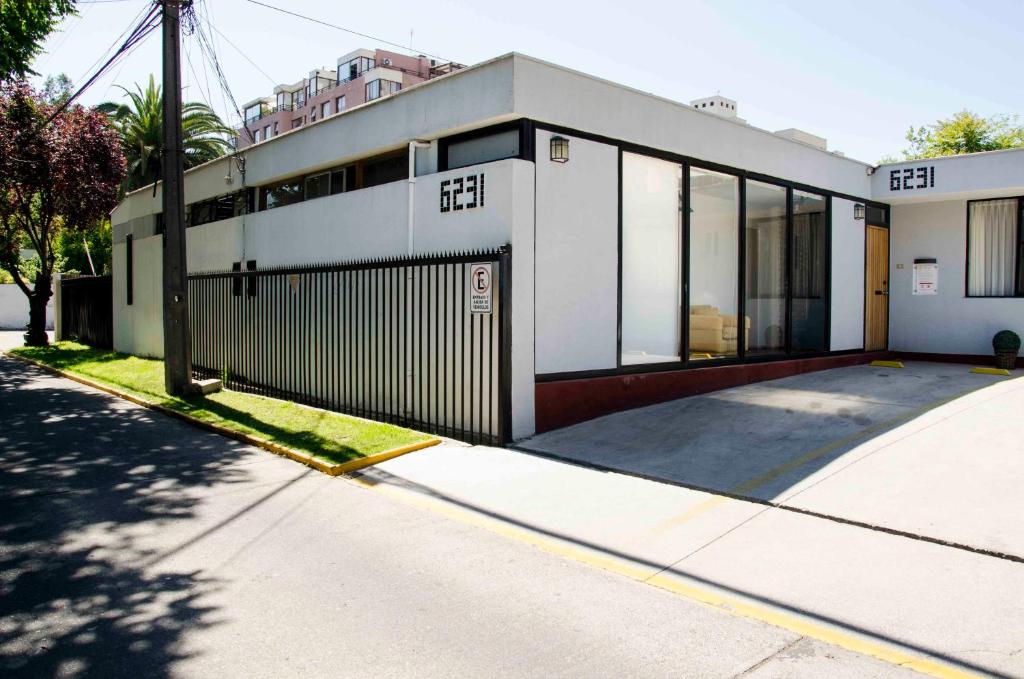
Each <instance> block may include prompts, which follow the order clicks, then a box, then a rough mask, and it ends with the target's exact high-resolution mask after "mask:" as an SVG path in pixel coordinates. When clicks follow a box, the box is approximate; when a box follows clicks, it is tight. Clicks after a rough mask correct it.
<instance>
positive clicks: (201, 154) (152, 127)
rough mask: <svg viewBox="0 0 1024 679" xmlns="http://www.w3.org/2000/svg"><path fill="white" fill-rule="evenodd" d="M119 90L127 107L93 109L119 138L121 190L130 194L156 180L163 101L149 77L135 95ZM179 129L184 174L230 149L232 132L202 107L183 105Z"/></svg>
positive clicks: (157, 175)
mask: <svg viewBox="0 0 1024 679" xmlns="http://www.w3.org/2000/svg"><path fill="white" fill-rule="evenodd" d="M121 89H122V90H124V93H125V95H126V96H127V97H128V100H129V104H115V103H113V102H106V103H103V104H100V105H99V106H97V107H96V108H97V110H99V111H101V112H103V113H107V114H109V115H110V117H111V118H112V119H113V121H114V125H115V127H116V128H117V131H118V134H120V136H121V148H122V149H123V151H124V155H125V158H127V159H128V177H127V179H126V180H125V182H126V183H125V190H126V191H132V190H134V189H137V188H139V187H142V186H146V185H147V184H152V183H153V182H155V181H156V180H157V179H159V178H160V148H161V145H162V144H163V118H164V116H163V109H164V98H163V94H162V93H161V91H160V89H161V88H160V87H159V86H158V85H157V84H156V82H155V80H154V79H153V76H152V75H151V76H149V86H148V87H146V89H145V90H143V89H142V87H141V86H140V85H136V86H135V91H129V90H127V89H125V88H123V87H122V88H121ZM181 127H182V146H183V148H184V149H185V169H186V170H187V169H189V168H190V167H195V166H196V165H201V164H203V163H205V162H207V161H210V160H213V159H214V158H219V157H220V156H223V155H224V154H225V153H227V152H228V151H230V150H231V148H232V145H231V139H232V138H233V137H234V136H235V131H234V130H232V129H231V128H230V127H228V126H227V125H225V124H224V122H223V121H222V120H221V119H220V117H219V116H218V115H217V114H216V113H215V112H214V111H213V109H212V108H210V107H209V106H207V105H206V104H203V103H199V102H194V101H193V102H188V103H186V104H183V105H182V109H181Z"/></svg>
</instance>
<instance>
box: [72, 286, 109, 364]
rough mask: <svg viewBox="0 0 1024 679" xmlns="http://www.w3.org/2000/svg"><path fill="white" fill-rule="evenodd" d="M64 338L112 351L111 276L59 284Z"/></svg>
mask: <svg viewBox="0 0 1024 679" xmlns="http://www.w3.org/2000/svg"><path fill="white" fill-rule="evenodd" d="M60 323H61V338H62V339H75V340H78V341H79V342H82V343H83V344H88V345H90V346H94V347H99V348H101V349H111V348H113V346H114V295H113V286H112V280H111V277H110V276H79V277H77V278H62V279H61V281H60Z"/></svg>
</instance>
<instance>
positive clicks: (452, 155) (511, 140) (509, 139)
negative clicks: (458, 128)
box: [448, 128, 519, 170]
mask: <svg viewBox="0 0 1024 679" xmlns="http://www.w3.org/2000/svg"><path fill="white" fill-rule="evenodd" d="M518 156H519V129H518V128H516V129H511V130H505V131H503V132H496V133H494V134H489V135H487V136H484V137H476V138H474V139H467V140H465V141H457V142H454V143H451V144H449V145H448V169H449V170H454V169H456V168H459V167H467V166H469V165H477V164H479V163H489V162H491V161H494V160H503V159H505V158H516V157H518Z"/></svg>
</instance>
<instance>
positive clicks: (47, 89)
mask: <svg viewBox="0 0 1024 679" xmlns="http://www.w3.org/2000/svg"><path fill="white" fill-rule="evenodd" d="M71 89H72V84H71V78H69V77H68V75H67V73H58V74H57V75H51V76H47V77H46V81H45V82H44V83H43V101H45V102H46V103H47V104H53V105H54V106H60V105H61V104H63V103H64V102H65V101H67V100H68V99H69V98H70V97H71Z"/></svg>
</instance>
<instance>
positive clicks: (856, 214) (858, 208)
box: [853, 203, 864, 221]
mask: <svg viewBox="0 0 1024 679" xmlns="http://www.w3.org/2000/svg"><path fill="white" fill-rule="evenodd" d="M853 218H854V219H856V220H857V221H860V220H862V219H864V206H863V205H862V204H861V203H856V204H855V205H854V206H853Z"/></svg>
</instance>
